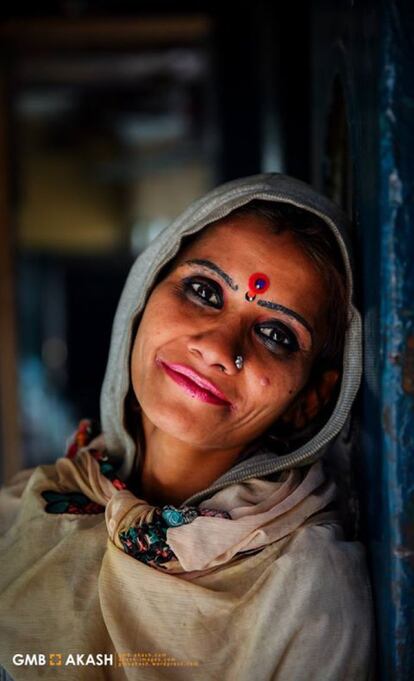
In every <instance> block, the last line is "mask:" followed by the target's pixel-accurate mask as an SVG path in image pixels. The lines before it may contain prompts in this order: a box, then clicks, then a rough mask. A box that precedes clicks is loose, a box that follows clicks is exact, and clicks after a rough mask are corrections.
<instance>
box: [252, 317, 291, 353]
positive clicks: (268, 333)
mask: <svg viewBox="0 0 414 681" xmlns="http://www.w3.org/2000/svg"><path fill="white" fill-rule="evenodd" d="M255 331H256V333H257V335H258V336H259V337H260V338H261V340H262V342H263V343H264V345H266V346H267V347H268V348H269V349H270V350H271V351H272V352H276V353H277V352H280V351H281V352H296V350H298V349H299V343H298V340H297V338H296V336H295V334H294V333H293V332H292V331H291V330H290V329H289V328H288V327H287V326H286V325H285V324H283V323H282V322H278V323H276V324H275V323H274V324H272V325H269V324H256V326H255Z"/></svg>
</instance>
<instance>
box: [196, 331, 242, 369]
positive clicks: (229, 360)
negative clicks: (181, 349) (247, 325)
mask: <svg viewBox="0 0 414 681" xmlns="http://www.w3.org/2000/svg"><path fill="white" fill-rule="evenodd" d="M238 330H239V329H238ZM239 338H240V336H238V335H237V333H236V329H235V328H234V325H233V324H230V323H227V324H226V325H221V326H220V327H215V328H211V329H208V330H205V331H202V332H199V333H196V334H193V335H192V336H191V337H190V338H189V339H188V344H187V348H188V351H189V352H190V354H192V355H194V357H197V359H198V360H199V361H200V362H202V363H204V365H205V366H207V367H209V368H211V369H215V370H217V371H218V372H224V373H226V374H228V375H229V376H232V375H235V374H238V372H239V370H238V369H237V367H236V365H235V363H234V361H235V359H236V357H237V355H240V354H242V352H241V348H240V343H239V342H238V340H239Z"/></svg>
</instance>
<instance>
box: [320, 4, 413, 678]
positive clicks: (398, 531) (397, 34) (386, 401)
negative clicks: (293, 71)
mask: <svg viewBox="0 0 414 681" xmlns="http://www.w3.org/2000/svg"><path fill="white" fill-rule="evenodd" d="M410 5H411V6H410ZM413 36H414V6H413V4H412V3H409V2H406V1H398V0H394V1H392V0H388V1H385V0H383V2H377V3H374V2H370V1H368V2H364V3H361V2H357V1H351V2H338V3H328V2H315V4H314V11H313V29H312V38H313V43H312V44H313V55H314V59H313V82H314V87H313V111H314V126H313V143H314V150H313V177H314V182H315V184H316V185H318V186H319V187H320V188H321V189H323V188H324V187H323V185H324V168H326V163H327V159H326V140H327V135H328V130H327V127H328V125H329V123H328V119H329V111H330V110H331V103H332V92H333V83H334V80H335V78H336V79H337V81H336V82H337V83H338V82H339V83H340V85H341V88H342V90H343V94H344V100H345V115H346V120H347V137H348V153H349V168H348V178H350V184H351V187H352V198H351V202H350V206H349V207H350V212H352V213H353V217H354V221H355V225H356V231H355V234H354V247H355V260H356V268H357V278H358V287H357V297H358V301H359V306H360V307H361V309H362V311H363V315H364V333H365V340H364V345H365V377H364V383H363V387H362V391H361V399H360V422H361V426H360V438H359V446H357V447H356V451H355V466H356V470H357V473H358V481H359V485H358V487H359V496H360V500H361V528H360V534H361V535H362V537H363V538H364V539H365V541H366V544H367V547H368V551H369V562H370V569H371V574H372V581H373V591H374V599H375V608H376V618H377V637H378V661H377V677H378V679H380V680H381V681H412V679H414V37H413Z"/></svg>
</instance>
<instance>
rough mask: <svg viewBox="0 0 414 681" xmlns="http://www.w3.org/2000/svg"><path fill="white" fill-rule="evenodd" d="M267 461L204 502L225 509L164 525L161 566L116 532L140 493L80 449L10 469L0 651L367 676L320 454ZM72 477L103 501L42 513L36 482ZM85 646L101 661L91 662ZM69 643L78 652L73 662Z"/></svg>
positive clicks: (2, 543)
mask: <svg viewBox="0 0 414 681" xmlns="http://www.w3.org/2000/svg"><path fill="white" fill-rule="evenodd" d="M282 477H283V479H282V480H280V481H278V482H270V481H265V480H258V479H252V480H249V481H248V482H245V483H238V484H235V485H232V486H230V487H228V488H226V489H225V490H222V491H220V492H218V493H216V494H215V495H213V496H212V497H211V498H210V499H208V500H206V501H205V502H203V505H204V506H205V507H208V508H216V509H219V508H220V509H222V510H227V511H228V512H229V514H230V516H231V519H225V518H210V517H199V518H197V519H196V520H195V521H193V522H192V523H190V524H189V525H185V526H182V527H179V528H173V529H171V530H169V531H168V534H167V538H168V542H169V543H170V545H171V546H172V547H173V549H174V552H175V554H176V556H177V558H178V559H179V560H178V561H175V562H176V569H175V570H174V571H173V573H172V574H171V573H169V572H166V573H165V574H163V573H162V571H161V570H158V569H155V568H153V567H149V566H148V565H145V564H143V563H141V562H139V561H138V560H136V559H134V558H132V557H131V556H129V555H126V554H125V553H124V552H123V551H122V548H121V546H120V542H119V540H118V532H119V530H120V528H121V527H124V526H125V524H129V523H131V522H133V521H134V520H136V519H137V517H138V515H140V514H142V513H144V514H145V513H148V512H150V510H151V507H149V505H148V504H146V503H145V502H144V501H143V500H139V499H137V498H136V497H135V496H134V495H133V494H132V493H131V492H129V491H128V490H117V489H115V488H114V487H113V486H112V484H111V483H110V481H109V480H108V479H107V478H105V477H104V476H103V475H102V474H101V473H100V471H99V467H98V466H97V464H96V461H94V460H93V459H92V458H91V457H90V455H89V454H88V452H87V451H86V450H83V451H81V452H80V454H79V456H78V457H77V459H76V460H75V461H71V460H69V459H59V460H58V462H57V463H56V465H54V466H41V467H38V468H37V469H35V470H34V471H32V472H31V473H30V472H28V473H27V474H26V475H20V476H18V477H17V478H16V480H15V481H14V484H12V485H11V486H9V487H6V488H4V489H3V491H2V493H1V494H0V502H1V504H0V512H1V510H2V506H6V509H8V512H9V517H8V525H11V526H10V527H9V529H8V531H6V532H5V534H4V535H3V537H2V538H1V540H0V547H1V553H2V557H3V560H2V572H1V577H0V584H1V594H0V607H1V613H2V626H1V638H0V655H1V661H2V664H3V665H4V667H5V668H6V669H7V671H8V672H9V673H10V674H11V675H12V678H13V679H15V680H16V681H26V680H27V681H28V680H30V681H32V679H33V678H44V679H55V678H57V674H59V675H60V677H61V678H62V679H65V681H66V680H68V681H69V680H72V679H73V681H75V679H76V681H83V680H84V679H85V680H86V679H88V680H89V679H101V678H102V679H114V680H118V679H131V680H135V679H137V680H140V679H146V680H148V681H152V680H158V679H177V680H180V681H181V680H182V681H186V680H190V679H191V680H193V679H199V680H200V681H210V680H211V679H217V680H219V679H220V681H221V679H225V680H226V681H227V680H228V681H233V680H234V681H250V680H251V679H252V678H255V679H257V680H258V681H268V680H270V679H278V681H294V680H295V679H302V678H303V673H304V670H306V679H315V680H316V679H318V680H319V679H321V678H323V679H324V681H325V680H326V681H329V680H332V681H334V680H335V681H337V680H339V679H344V680H345V679H346V680H349V681H351V680H352V681H358V680H359V679H361V681H362V679H366V678H368V676H367V674H368V669H369V664H370V660H369V656H370V638H371V621H370V612H371V604H370V594H369V587H368V584H367V580H366V576H365V568H364V557H363V551H362V547H361V546H360V545H359V544H356V543H349V542H345V541H343V538H342V533H341V530H340V527H339V526H338V524H337V522H336V520H335V516H334V515H333V514H332V513H330V512H325V513H324V512H321V511H322V509H324V508H325V507H326V505H327V504H328V503H329V502H330V500H332V499H333V498H334V494H335V489H334V485H333V484H332V483H330V482H328V481H327V480H326V479H325V476H324V474H323V470H322V467H321V464H320V462H317V463H315V464H313V465H312V466H311V467H310V468H309V470H308V471H306V473H304V474H302V473H300V472H299V471H298V470H292V471H289V472H288V473H287V474H285V475H284V476H282ZM22 488H23V489H24V491H23V493H22ZM72 489H79V490H81V491H83V492H84V493H87V494H88V496H89V498H91V499H93V500H94V501H96V502H98V503H100V504H102V505H104V506H105V514H103V513H102V514H98V515H93V516H88V515H83V516H79V515H72V516H71V515H68V514H66V513H64V514H60V515H52V514H47V513H45V511H44V506H45V502H44V500H43V498H42V496H41V492H43V491H45V490H55V491H69V490H72ZM21 493H22V494H21ZM20 495H21V496H20ZM19 498H20V503H19V504H18V499H19ZM2 515H3V518H5V517H6V516H5V514H2ZM13 515H14V518H13V517H12V516H13ZM4 529H6V528H3V530H4ZM252 550H253V552H252ZM16 653H31V654H35V653H36V654H39V653H43V654H45V655H46V659H47V660H49V657H48V656H49V654H50V653H53V654H58V655H60V656H61V658H59V659H61V660H62V666H61V667H60V668H59V669H57V668H56V666H54V665H53V666H50V665H49V664H46V665H45V666H38V667H36V668H33V667H32V666H17V665H16V664H13V655H15V654H16ZM99 654H106V655H112V663H111V664H108V665H105V666H97V661H99ZM71 655H72V656H73V657H71ZM77 655H83V658H81V659H82V661H83V662H84V664H82V665H76V666H74V665H73V664H72V661H73V662H75V661H76V656H77ZM88 656H89V657H88ZM92 658H93V664H92ZM52 659H56V658H52ZM101 659H102V658H101ZM88 660H89V664H86V662H88ZM124 665H125V666H124ZM36 674H38V676H36Z"/></svg>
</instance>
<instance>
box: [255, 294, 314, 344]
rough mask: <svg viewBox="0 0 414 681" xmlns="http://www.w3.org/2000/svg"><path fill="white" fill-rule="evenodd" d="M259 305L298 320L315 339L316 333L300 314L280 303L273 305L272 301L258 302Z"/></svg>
mask: <svg viewBox="0 0 414 681" xmlns="http://www.w3.org/2000/svg"><path fill="white" fill-rule="evenodd" d="M257 304H258V305H261V307H268V308H269V309H270V310H278V311H279V312H283V313H284V314H286V315H288V317H293V319H296V321H297V322H299V323H300V324H302V326H304V327H305V329H306V330H307V331H309V333H310V335H311V338H312V339H313V335H314V333H313V329H312V327H311V325H310V324H309V322H307V321H306V319H305V318H304V317H302V315H300V314H299V312H295V311H294V310H291V309H290V308H288V307H285V306H284V305H280V303H272V302H271V301H270V300H258V301H257Z"/></svg>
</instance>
